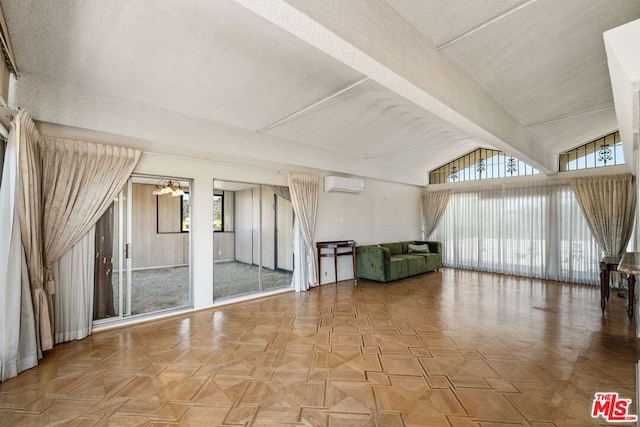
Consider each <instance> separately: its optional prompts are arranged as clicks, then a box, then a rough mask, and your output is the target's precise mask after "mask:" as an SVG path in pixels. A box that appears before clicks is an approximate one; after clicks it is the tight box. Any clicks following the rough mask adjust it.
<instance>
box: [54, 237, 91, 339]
mask: <svg viewBox="0 0 640 427" xmlns="http://www.w3.org/2000/svg"><path fill="white" fill-rule="evenodd" d="M94 236H95V229H94V228H91V229H90V230H89V232H88V233H85V235H84V237H83V238H82V239H80V241H79V242H78V243H76V244H75V245H73V246H72V247H71V249H69V250H68V251H67V252H66V253H65V254H64V255H63V256H62V257H61V258H60V259H59V260H58V262H55V263H54V264H53V266H52V268H51V274H52V276H53V279H54V280H55V283H56V285H57V288H58V289H57V290H56V294H55V297H54V298H53V311H54V313H55V316H54V317H55V318H54V321H55V327H54V331H55V334H54V338H55V343H56V344H59V343H63V342H67V341H72V340H79V339H82V338H84V337H86V336H87V335H89V334H90V333H91V327H92V322H93V290H94V287H93V281H94V264H95V259H96V257H95V250H94V249H95V237H94Z"/></svg>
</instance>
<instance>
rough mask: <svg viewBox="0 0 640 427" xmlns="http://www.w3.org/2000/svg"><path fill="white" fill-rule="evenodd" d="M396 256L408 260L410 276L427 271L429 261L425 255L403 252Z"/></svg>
mask: <svg viewBox="0 0 640 427" xmlns="http://www.w3.org/2000/svg"><path fill="white" fill-rule="evenodd" d="M394 258H402V259H404V260H406V261H407V273H408V275H409V276H414V275H416V274H420V273H424V272H426V271H427V261H426V259H425V257H423V256H420V255H413V254H411V255H409V254H403V255H397V256H396V257H394Z"/></svg>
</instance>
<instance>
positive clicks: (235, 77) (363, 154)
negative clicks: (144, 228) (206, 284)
mask: <svg viewBox="0 0 640 427" xmlns="http://www.w3.org/2000/svg"><path fill="white" fill-rule="evenodd" d="M0 5H1V6H2V8H3V11H4V13H5V15H6V19H7V25H8V29H9V35H10V37H11V41H12V43H13V48H14V52H15V56H16V62H17V67H18V71H19V77H18V79H17V81H16V82H14V84H13V85H12V98H13V99H12V102H13V103H15V105H19V106H22V107H24V108H27V109H29V110H30V111H31V112H32V115H33V116H34V118H36V119H37V120H39V121H41V122H45V123H56V124H61V125H66V126H73V127H77V128H81V129H88V130H93V131H98V132H103V133H108V134H112V135H121V136H122V137H123V139H126V140H127V141H136V142H135V144H133V143H130V144H133V145H138V146H139V147H140V148H142V149H145V150H149V151H155V152H163V153H170V154H179V155H182V156H192V157H198V158H210V159H221V158H225V159H226V158H228V159H246V160H247V161H256V160H266V161H269V162H274V163H277V164H284V165H285V166H286V167H288V168H290V169H295V167H296V166H304V167H310V168H318V169H322V170H328V171H334V172H339V173H346V174H354V175H362V176H368V177H373V178H379V179H384V180H391V181H396V182H404V183H410V184H416V185H424V184H426V183H427V176H428V171H429V170H431V169H434V168H436V167H438V166H439V165H441V164H443V163H445V162H447V161H449V160H452V159H453V158H455V157H458V156H460V155H462V154H465V153H466V152H469V151H471V150H473V149H475V148H477V147H480V146H482V147H493V148H497V149H501V150H503V151H506V152H507V153H509V154H512V155H515V156H517V157H519V158H520V159H521V160H523V161H525V162H527V163H529V164H531V165H532V166H535V167H537V168H538V169H540V170H542V171H543V172H546V173H554V172H556V170H557V154H558V153H559V152H560V151H562V150H566V149H568V148H571V147H573V146H575V145H577V144H580V143H584V142H587V141H589V140H591V139H595V138H598V137H600V136H602V135H604V134H607V133H609V132H612V131H614V130H616V129H617V128H618V124H617V122H616V115H615V111H614V103H613V96H612V90H611V82H610V78H609V73H608V67H607V57H606V54H605V48H604V42H603V32H605V31H607V30H609V29H611V28H615V27H617V26H620V25H622V24H624V23H626V22H629V21H632V20H635V19H638V18H640V1H635V0H608V1H605V0H562V1H558V0H528V1H523V0H492V1H486V2H477V1H474V0H429V1H421V0H387V1H384V0H349V1H348V2H345V1H344V0H323V1H321V2H317V1H308V0H215V1H213V0H181V1H179V2H176V1H174V0H136V1H125V0H64V1H60V0H0ZM240 161H242V160H240Z"/></svg>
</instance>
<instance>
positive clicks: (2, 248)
mask: <svg viewBox="0 0 640 427" xmlns="http://www.w3.org/2000/svg"><path fill="white" fill-rule="evenodd" d="M5 158H6V161H5V162H4V167H3V171H2V183H1V184H0V381H4V380H6V379H8V378H11V377H14V376H16V375H18V374H19V373H20V372H22V371H24V370H26V369H29V368H32V367H34V366H36V365H37V364H38V355H39V352H38V345H37V340H36V327H35V318H34V313H33V302H32V297H31V288H30V286H29V273H28V271H27V262H26V258H25V251H24V248H23V245H22V238H21V233H20V220H19V206H18V205H19V202H18V200H19V192H20V187H19V183H18V181H19V179H18V175H19V174H18V169H19V168H18V135H17V134H16V133H15V130H12V131H11V132H10V135H9V141H8V144H7V148H6V153H5Z"/></svg>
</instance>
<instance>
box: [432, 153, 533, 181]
mask: <svg viewBox="0 0 640 427" xmlns="http://www.w3.org/2000/svg"><path fill="white" fill-rule="evenodd" d="M539 173H540V171H539V170H537V169H536V168H534V167H532V166H529V165H528V164H526V163H525V162H523V161H522V160H518V159H517V158H515V157H513V156H509V155H508V154H506V153H505V152H503V151H500V150H492V149H488V148H478V149H477V150H475V151H472V152H470V153H468V154H465V155H464V156H462V157H459V158H457V159H455V160H453V161H452V162H449V163H447V164H446V165H442V166H440V167H439V168H438V169H435V170H432V171H431V172H429V184H444V183H447V182H462V181H474V180H478V179H492V178H508V177H512V176H525V175H537V174H539Z"/></svg>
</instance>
